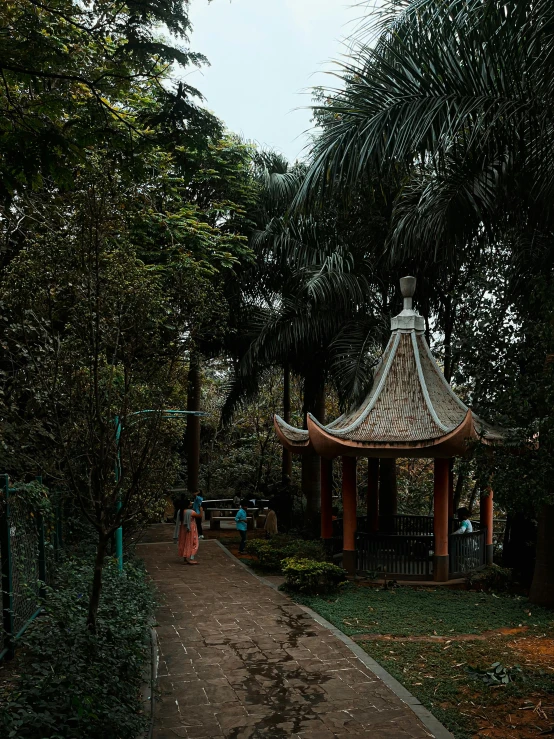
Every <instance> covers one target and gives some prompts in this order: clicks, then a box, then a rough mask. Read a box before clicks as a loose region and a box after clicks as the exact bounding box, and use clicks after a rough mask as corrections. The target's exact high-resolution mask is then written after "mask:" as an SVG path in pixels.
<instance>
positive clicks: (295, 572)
mask: <svg viewBox="0 0 554 739" xmlns="http://www.w3.org/2000/svg"><path fill="white" fill-rule="evenodd" d="M282 568H283V573H284V575H285V588H286V589H288V590H293V591H295V592H298V593H312V594H316V593H317V594H318V593H328V592H329V591H332V590H336V589H337V588H338V586H339V585H340V584H341V583H343V582H345V581H346V572H345V571H344V570H343V569H342V568H341V567H337V566H336V565H333V564H331V563H330V562H321V561H319V560H314V559H305V558H299V557H289V558H288V559H285V560H284V561H283V563H282Z"/></svg>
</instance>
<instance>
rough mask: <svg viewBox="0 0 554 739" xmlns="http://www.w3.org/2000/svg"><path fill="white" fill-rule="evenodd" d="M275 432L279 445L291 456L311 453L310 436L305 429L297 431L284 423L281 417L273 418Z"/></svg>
mask: <svg viewBox="0 0 554 739" xmlns="http://www.w3.org/2000/svg"><path fill="white" fill-rule="evenodd" d="M273 425H274V427H275V432H276V433H277V436H278V438H279V441H280V442H281V444H282V445H283V446H284V447H285V449H288V450H289V452H292V453H293V454H305V453H306V452H309V451H312V450H313V446H312V442H311V439H310V434H309V432H308V431H306V430H305V429H297V428H295V427H294V426H291V425H290V424H288V423H287V422H286V421H284V420H283V419H282V418H281V416H278V415H275V416H273Z"/></svg>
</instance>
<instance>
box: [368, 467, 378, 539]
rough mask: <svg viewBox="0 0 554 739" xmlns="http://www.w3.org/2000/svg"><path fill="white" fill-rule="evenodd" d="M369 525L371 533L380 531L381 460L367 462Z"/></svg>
mask: <svg viewBox="0 0 554 739" xmlns="http://www.w3.org/2000/svg"><path fill="white" fill-rule="evenodd" d="M367 525H368V529H369V531H379V460H378V459H373V458H372V457H370V458H369V459H368V460H367Z"/></svg>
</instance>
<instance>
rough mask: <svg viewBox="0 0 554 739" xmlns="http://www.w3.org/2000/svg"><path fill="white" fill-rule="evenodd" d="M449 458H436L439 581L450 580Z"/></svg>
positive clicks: (436, 563) (436, 568)
mask: <svg viewBox="0 0 554 739" xmlns="http://www.w3.org/2000/svg"><path fill="white" fill-rule="evenodd" d="M448 470H449V460H448V459H435V479H434V491H433V492H434V527H433V529H434V534H435V556H434V561H433V576H434V579H435V580H436V581H437V582H445V581H446V580H448V570H449V566H448V564H449V563H448V477H449V475H448Z"/></svg>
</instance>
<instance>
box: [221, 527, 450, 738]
mask: <svg viewBox="0 0 554 739" xmlns="http://www.w3.org/2000/svg"><path fill="white" fill-rule="evenodd" d="M208 541H215V542H216V543H217V545H218V546H219V547H220V548H221V549H222V550H223V551H224V552H225V554H226V555H227V556H228V557H230V558H231V559H232V560H233V561H234V562H235V563H237V564H238V565H240V566H241V567H243V568H244V569H245V570H246V571H247V572H248V573H249V574H250V575H252V577H255V578H256V579H257V580H259V581H260V582H261V583H263V584H264V585H267V586H268V587H270V588H272V589H273V590H277V591H278V592H279V593H280V594H281V595H282V596H283V597H284V598H287V599H288V600H290V602H291V603H294V604H295V605H297V606H298V607H299V608H302V610H303V611H305V612H306V613H307V614H308V615H309V616H311V617H312V618H313V620H314V621H317V623H318V624H320V625H321V626H323V627H324V628H326V629H328V630H329V631H330V632H331V633H332V634H333V636H336V637H337V638H338V639H340V640H341V642H342V643H343V644H345V645H346V646H347V647H348V649H350V651H351V652H352V653H353V654H355V655H356V657H357V658H358V659H359V660H360V662H362V664H363V665H364V666H365V667H367V669H368V670H370V671H371V672H372V673H373V674H374V675H375V676H376V677H378V678H379V679H380V680H381V681H382V682H383V683H384V684H385V685H386V686H387V688H389V689H390V690H391V691H392V692H393V693H394V694H395V695H396V696H397V697H398V698H400V700H401V701H402V702H403V703H405V704H406V705H407V706H409V707H410V708H411V709H412V711H413V712H414V713H415V715H416V716H417V717H418V719H419V720H420V721H421V723H422V724H423V725H424V726H425V728H426V729H428V730H429V731H430V732H431V733H432V735H433V737H434V738H435V739H454V735H453V734H451V733H450V732H449V731H448V729H447V728H446V727H445V726H443V725H442V724H441V722H440V721H439V720H438V719H437V718H435V716H433V714H432V713H431V711H429V710H428V709H427V708H425V706H424V705H423V704H422V703H421V702H420V701H419V699H418V698H416V697H415V695H412V694H411V693H410V691H409V690H406V688H405V687H404V686H403V685H402V684H401V683H399V682H398V680H397V679H396V678H394V677H393V676H392V675H391V674H390V673H389V672H387V671H386V670H385V668H384V667H382V666H381V665H380V664H379V663H378V662H376V661H375V660H374V659H373V658H372V657H370V656H369V654H367V652H364V650H363V649H362V648H361V647H360V646H358V644H356V642H355V641H353V640H352V639H351V638H350V637H349V636H346V634H344V633H343V632H342V631H341V630H340V629H337V627H336V626H333V624H332V623H330V622H329V621H327V620H326V619H324V618H323V616H320V615H319V613H316V611H314V610H312V609H311V608H308V606H303V605H301V604H300V603H295V602H294V601H293V600H292V599H291V598H289V596H288V595H287V594H286V593H283V592H281V591H280V590H279V589H278V587H277V585H275V584H274V583H272V582H270V581H269V580H266V578H265V577H261V576H260V575H257V574H256V573H255V572H253V571H252V569H251V568H250V567H248V565H247V564H246V563H245V562H243V561H242V560H240V559H237V557H235V555H234V554H233V553H232V552H230V551H229V550H228V549H227V547H226V546H225V545H224V544H222V543H221V542H220V541H219V539H209V540H208Z"/></svg>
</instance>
